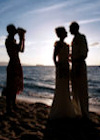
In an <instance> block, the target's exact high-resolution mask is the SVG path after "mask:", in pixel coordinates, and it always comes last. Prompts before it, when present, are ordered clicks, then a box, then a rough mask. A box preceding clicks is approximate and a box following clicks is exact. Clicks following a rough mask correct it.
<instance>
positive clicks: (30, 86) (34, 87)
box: [24, 83, 54, 93]
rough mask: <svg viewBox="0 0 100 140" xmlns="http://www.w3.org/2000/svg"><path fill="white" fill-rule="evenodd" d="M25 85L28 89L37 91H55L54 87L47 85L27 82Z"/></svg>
mask: <svg viewBox="0 0 100 140" xmlns="http://www.w3.org/2000/svg"><path fill="white" fill-rule="evenodd" d="M24 87H25V88H28V89H32V90H35V91H40V92H44V91H46V92H49V93H54V88H51V87H46V86H44V85H38V84H37V85H36V84H29V83H25V84H24Z"/></svg>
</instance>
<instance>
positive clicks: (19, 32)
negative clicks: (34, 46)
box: [17, 27, 26, 37]
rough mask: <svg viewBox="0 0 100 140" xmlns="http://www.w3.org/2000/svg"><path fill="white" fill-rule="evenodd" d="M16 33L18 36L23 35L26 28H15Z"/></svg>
mask: <svg viewBox="0 0 100 140" xmlns="http://www.w3.org/2000/svg"><path fill="white" fill-rule="evenodd" d="M17 33H18V34H19V36H20V37H23V36H24V34H25V33H26V30H25V29H23V28H20V27H19V28H17Z"/></svg>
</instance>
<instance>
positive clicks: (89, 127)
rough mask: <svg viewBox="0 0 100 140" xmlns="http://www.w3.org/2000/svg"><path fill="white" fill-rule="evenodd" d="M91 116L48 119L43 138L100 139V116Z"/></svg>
mask: <svg viewBox="0 0 100 140" xmlns="http://www.w3.org/2000/svg"><path fill="white" fill-rule="evenodd" d="M90 118H91V119H90V120H89V119H79V118H76V119H58V120H52V121H51V120H48V122H47V126H46V129H45V133H44V139H43V140H89V139H90V140H100V116H99V115H97V114H96V113H92V112H91V113H90Z"/></svg>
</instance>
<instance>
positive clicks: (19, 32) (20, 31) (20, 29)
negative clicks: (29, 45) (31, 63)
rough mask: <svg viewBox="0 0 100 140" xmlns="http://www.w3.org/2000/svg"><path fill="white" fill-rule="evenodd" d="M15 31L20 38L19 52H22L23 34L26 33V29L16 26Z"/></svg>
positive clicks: (23, 46)
mask: <svg viewBox="0 0 100 140" xmlns="http://www.w3.org/2000/svg"><path fill="white" fill-rule="evenodd" d="M17 33H18V35H19V37H20V39H21V40H22V44H21V46H20V52H24V48H25V45H24V35H25V33H26V30H25V29H23V28H17Z"/></svg>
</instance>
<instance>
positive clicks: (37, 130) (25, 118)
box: [0, 97, 100, 140]
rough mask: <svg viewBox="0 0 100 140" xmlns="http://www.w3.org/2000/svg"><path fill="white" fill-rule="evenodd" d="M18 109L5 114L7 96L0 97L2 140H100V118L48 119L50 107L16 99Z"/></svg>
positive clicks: (92, 115) (97, 116)
mask: <svg viewBox="0 0 100 140" xmlns="http://www.w3.org/2000/svg"><path fill="white" fill-rule="evenodd" d="M17 107H18V109H17V110H16V112H15V111H13V112H12V113H11V114H6V100H5V97H0V140H100V115H99V114H97V113H94V112H90V113H89V114H90V120H87V119H86V120H85V119H80V118H76V119H73V120H72V119H68V118H65V119H60V120H52V121H51V120H49V119H48V115H49V112H50V106H48V105H46V104H44V103H40V102H37V103H32V102H31V103H29V102H26V101H22V100H17Z"/></svg>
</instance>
